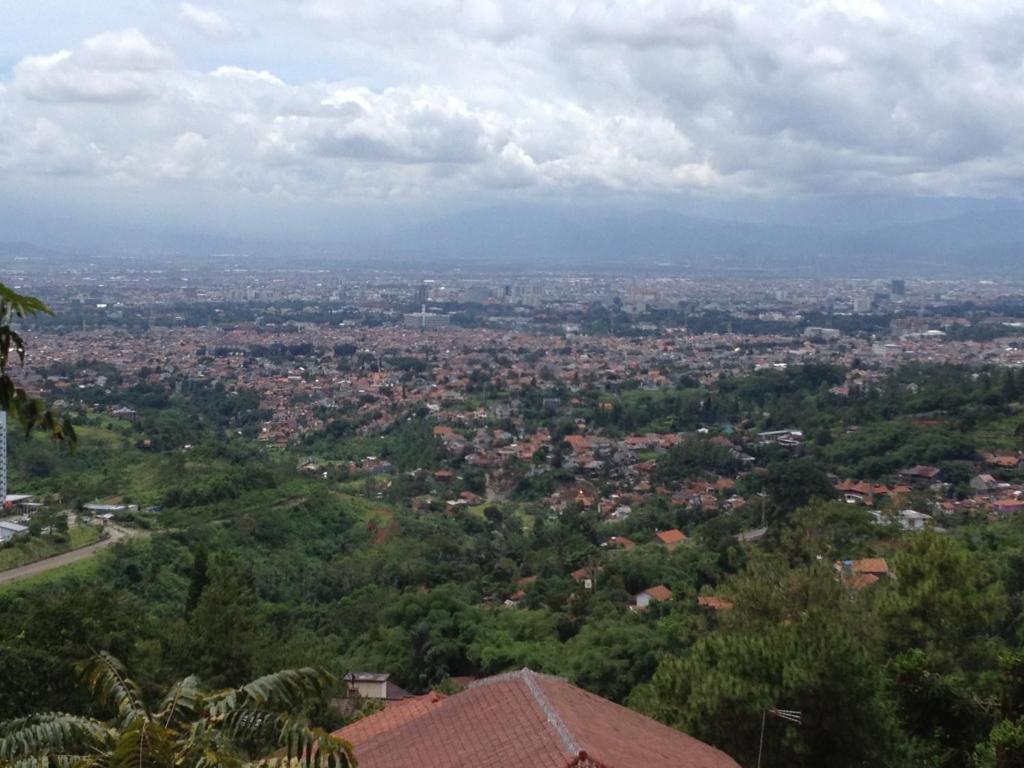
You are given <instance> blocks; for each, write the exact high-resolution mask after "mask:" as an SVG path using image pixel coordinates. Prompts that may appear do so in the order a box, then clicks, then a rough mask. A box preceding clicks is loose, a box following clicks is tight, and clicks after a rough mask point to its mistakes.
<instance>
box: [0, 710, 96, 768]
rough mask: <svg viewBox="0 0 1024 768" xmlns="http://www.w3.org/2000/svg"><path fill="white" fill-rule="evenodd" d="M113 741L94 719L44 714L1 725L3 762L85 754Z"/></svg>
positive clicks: (0, 735) (0, 747)
mask: <svg viewBox="0 0 1024 768" xmlns="http://www.w3.org/2000/svg"><path fill="white" fill-rule="evenodd" d="M110 739H111V732H110V731H109V730H108V729H107V728H106V727H104V726H103V725H102V724H101V723H98V722H96V721H95V720H92V719H90V718H87V717H77V716H75V715H67V714H64V713H62V712H44V713H40V714H35V715H29V716H28V717H21V718H17V719H15V720H8V721H6V722H3V723H0V761H20V760H25V759H32V758H34V759H39V756H46V757H47V758H49V757H50V756H54V755H60V754H64V753H69V752H76V751H81V752H84V751H88V750H90V749H94V748H98V747H100V746H101V745H103V744H104V743H106V742H108V741H109V740H110Z"/></svg>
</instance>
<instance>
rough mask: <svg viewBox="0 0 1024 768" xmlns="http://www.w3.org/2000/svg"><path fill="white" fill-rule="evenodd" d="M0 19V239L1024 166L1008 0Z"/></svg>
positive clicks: (52, 4)
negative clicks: (89, 225) (0, 29)
mask: <svg viewBox="0 0 1024 768" xmlns="http://www.w3.org/2000/svg"><path fill="white" fill-rule="evenodd" d="M3 18H4V33H3V34H2V35H0V238H3V237H4V235H8V236H12V235H13V236H17V235H19V234H26V233H27V234H28V235H29V236H31V235H33V234H38V233H39V232H38V230H40V229H43V230H52V229H53V228H54V227H58V228H59V227H60V226H68V227H70V228H74V227H76V226H81V223H82V221H83V220H92V221H95V222H98V223H103V224H106V225H108V226H116V225H118V224H119V223H121V224H123V225H124V226H125V227H128V226H135V225H147V226H151V225H166V226H169V227H179V228H196V229H200V230H211V231H222V232H235V233H238V232H241V231H244V230H246V229H250V228H251V229H253V230H257V231H262V232H268V231H272V230H280V231H283V232H289V233H292V234H294V233H296V232H300V231H307V232H310V233H314V234H317V235H322V234H325V233H330V232H332V231H333V230H334V229H337V228H346V227H355V228H358V227H359V226H360V225H365V223H366V222H369V221H375V222H382V221H389V220H391V219H392V217H396V218H401V217H403V216H404V217H411V218H413V219H415V218H416V217H417V216H420V217H422V216H424V215H435V214H444V213H445V212H448V211H454V210H460V209H462V208H465V207H466V206H473V205H502V204H510V205H511V204H519V203H534V204H547V203H551V204H558V205H588V204H601V205H612V206H630V205H633V206H636V205H641V206H648V207H652V206H653V207H659V208H668V209H679V210H687V211H696V212H702V211H712V212H722V211H726V212H730V211H731V212H733V213H736V212H737V211H740V212H742V211H744V210H755V209H756V210H761V211H765V210H769V211H770V210H777V208H772V206H779V205H783V206H787V205H790V206H796V207H795V208H794V209H793V210H801V206H805V207H806V206H808V205H810V206H811V207H813V205H814V204H815V203H817V202H821V201H825V202H826V203H827V202H828V201H837V200H839V201H844V200H849V199H857V200H861V201H865V200H866V201H872V200H876V201H903V202H905V203H906V204H907V206H908V210H909V209H910V208H912V207H913V203H914V201H922V200H925V201H943V200H958V201H972V200H973V201H996V202H997V203H998V202H1000V201H1017V200H1018V199H1019V198H1020V196H1021V192H1022V190H1024V184H1022V181H1024V131H1021V126H1022V125H1024V45H1021V41H1022V40H1024V6H1021V4H1020V3H1019V2H1017V1H1016V0H1014V1H1013V2H1007V1H1005V0H887V1H886V2H876V1H875V0H758V2H755V3H743V2H734V1H732V0H633V2H624V1H621V0H576V1H574V2H567V1H565V0H514V1H510V2H503V1H500V0H462V1H459V0H391V1H389V0H335V1H332V0H231V1H230V2H219V1H217V0H195V2H181V3H177V2H160V1H157V0H134V1H133V2H128V1H127V0H92V1H91V2H89V3H82V2H80V0H48V1H47V2H45V3H39V2H37V1H36V0H13V1H12V0H5V2H4V3H3ZM32 227H35V230H33V229H32Z"/></svg>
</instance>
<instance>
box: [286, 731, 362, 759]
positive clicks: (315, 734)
mask: <svg viewBox="0 0 1024 768" xmlns="http://www.w3.org/2000/svg"><path fill="white" fill-rule="evenodd" d="M280 742H281V746H282V747H283V748H284V752H283V754H281V755H279V756H278V758H277V759H276V760H275V762H276V764H277V765H278V766H283V765H298V766H301V768H356V756H355V753H354V751H353V749H352V745H351V744H349V743H348V742H347V741H345V740H344V739H339V738H336V737H334V736H332V735H331V734H329V733H327V732H326V731H324V730H322V729H319V728H307V727H304V726H299V725H296V724H287V725H286V726H285V727H284V729H283V730H282V731H281V734H280Z"/></svg>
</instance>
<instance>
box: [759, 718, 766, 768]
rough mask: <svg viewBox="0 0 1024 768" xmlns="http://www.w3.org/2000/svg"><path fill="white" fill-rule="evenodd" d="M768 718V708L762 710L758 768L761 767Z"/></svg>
mask: <svg viewBox="0 0 1024 768" xmlns="http://www.w3.org/2000/svg"><path fill="white" fill-rule="evenodd" d="M767 719H768V710H767V709H765V710H762V711H761V740H760V741H759V742H758V744H757V768H761V753H762V752H763V751H764V724H765V721H766V720H767Z"/></svg>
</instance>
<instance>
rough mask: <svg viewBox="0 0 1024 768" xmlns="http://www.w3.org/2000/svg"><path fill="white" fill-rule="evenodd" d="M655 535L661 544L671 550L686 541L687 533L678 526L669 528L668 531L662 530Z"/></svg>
mask: <svg viewBox="0 0 1024 768" xmlns="http://www.w3.org/2000/svg"><path fill="white" fill-rule="evenodd" d="M655 535H656V536H657V537H658V541H659V542H660V543H661V545H662V546H664V547H665V549H667V550H669V551H670V552H671V551H672V550H673V549H675V548H676V547H678V546H679V545H680V544H682V543H683V542H684V541H686V534H685V533H683V532H682V531H680V530H679V529H677V528H669V529H668V530H667V531H660V532H659V533H657V534H655Z"/></svg>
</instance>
